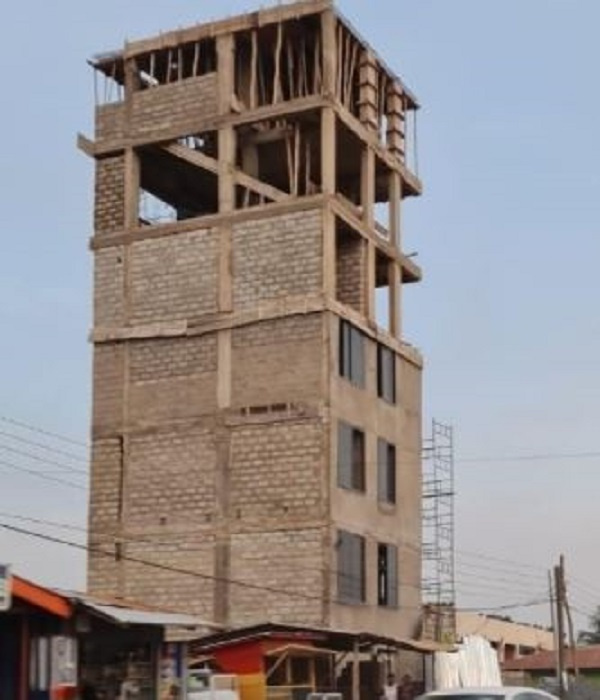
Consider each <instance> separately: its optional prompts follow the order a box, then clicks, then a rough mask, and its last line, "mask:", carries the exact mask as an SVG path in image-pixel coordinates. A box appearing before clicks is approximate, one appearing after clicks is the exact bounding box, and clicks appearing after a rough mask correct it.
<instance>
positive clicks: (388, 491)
mask: <svg viewBox="0 0 600 700" xmlns="http://www.w3.org/2000/svg"><path fill="white" fill-rule="evenodd" d="M377 498H378V500H379V502H380V503H396V446H395V445H392V444H390V443H389V442H386V441H385V440H381V439H379V440H378V441H377Z"/></svg>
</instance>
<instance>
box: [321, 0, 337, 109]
mask: <svg viewBox="0 0 600 700" xmlns="http://www.w3.org/2000/svg"><path fill="white" fill-rule="evenodd" d="M336 24H337V19H336V16H335V14H334V12H333V10H325V12H323V14H322V15H321V33H322V36H323V93H324V94H325V95H328V96H329V97H335V87H336V79H337V51H336V43H337V37H336V31H335V28H336Z"/></svg>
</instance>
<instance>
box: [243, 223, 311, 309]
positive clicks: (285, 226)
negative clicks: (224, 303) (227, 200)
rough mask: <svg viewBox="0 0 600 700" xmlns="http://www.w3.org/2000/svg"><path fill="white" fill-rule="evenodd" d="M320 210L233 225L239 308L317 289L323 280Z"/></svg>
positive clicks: (308, 292)
mask: <svg viewBox="0 0 600 700" xmlns="http://www.w3.org/2000/svg"><path fill="white" fill-rule="evenodd" d="M321 237H322V233H321V212H320V210H315V211H312V212H311V211H307V212H299V213H292V214H284V215H279V216H276V217H269V218H264V219H259V220H253V221H247V222H244V223H240V224H236V225H235V226H234V227H233V256H234V262H233V267H234V303H235V308H236V309H240V308H247V307H251V306H255V305H256V304H258V303H260V302H261V301H268V300H272V299H277V298H281V297H285V296H289V295H303V294H310V293H317V292H319V291H320V290H321V281H322V264H323V263H322V243H321Z"/></svg>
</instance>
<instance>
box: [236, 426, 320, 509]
mask: <svg viewBox="0 0 600 700" xmlns="http://www.w3.org/2000/svg"><path fill="white" fill-rule="evenodd" d="M322 440H323V426H322V424H321V422H320V421H312V422H309V421H306V422H305V421H302V422H298V423H294V422H281V423H276V424H273V425H252V426H246V427H244V428H238V429H236V430H234V431H233V435H232V446H231V465H230V495H229V499H230V505H231V508H232V510H233V512H234V513H235V514H236V517H237V516H238V515H239V517H240V518H241V519H242V521H244V520H248V519H249V520H252V521H261V520H268V519H270V518H272V519H274V522H277V520H278V519H279V518H293V517H296V518H297V517H300V518H319V517H320V516H322V515H323V510H322V495H321V470H322V467H323V445H322Z"/></svg>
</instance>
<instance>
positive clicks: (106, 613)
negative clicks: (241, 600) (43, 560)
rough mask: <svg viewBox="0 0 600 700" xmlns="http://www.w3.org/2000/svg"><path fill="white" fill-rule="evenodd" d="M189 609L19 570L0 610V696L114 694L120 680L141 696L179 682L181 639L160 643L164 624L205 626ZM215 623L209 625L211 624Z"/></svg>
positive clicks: (42, 699) (26, 699)
mask: <svg viewBox="0 0 600 700" xmlns="http://www.w3.org/2000/svg"><path fill="white" fill-rule="evenodd" d="M209 626H210V625H207V623H205V622H203V621H201V620H199V619H197V618H194V617H190V616H188V615H179V614H173V613H168V612H161V611H156V610H150V609H148V608H145V609H144V608H140V607H135V606H129V605H127V604H124V603H122V602H117V601H102V600H99V599H97V598H91V597H88V596H85V595H80V594H76V593H63V592H57V591H54V590H51V589H49V588H45V587H43V586H40V585H38V584H36V583H33V582H32V581H28V580H26V579H24V578H21V577H17V576H15V577H13V578H12V579H11V581H10V606H9V607H8V609H7V610H5V611H3V612H0V698H1V699H2V700H5V699H6V700H9V699H10V700H50V699H52V700H55V699H58V698H65V699H67V698H73V697H76V696H77V693H78V691H79V690H81V689H82V688H83V687H84V686H86V685H87V686H92V687H93V688H94V689H95V690H96V691H97V692H103V693H104V697H116V696H117V695H118V694H119V691H120V688H121V687H122V686H123V684H124V683H129V684H132V685H135V686H136V688H137V690H138V693H137V695H136V697H138V698H139V700H154V698H156V697H158V695H159V693H161V691H162V688H161V687H160V686H161V684H162V685H169V686H170V685H171V684H172V683H173V684H175V685H180V684H181V683H180V681H181V679H182V675H183V666H184V663H183V662H184V658H183V657H184V653H185V650H184V648H183V646H182V645H178V644H171V645H167V644H164V638H165V630H166V629H167V628H171V627H173V628H181V627H187V628H194V629H195V630H197V633H200V630H206V628H207V627H209ZM213 627H214V626H213Z"/></svg>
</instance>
